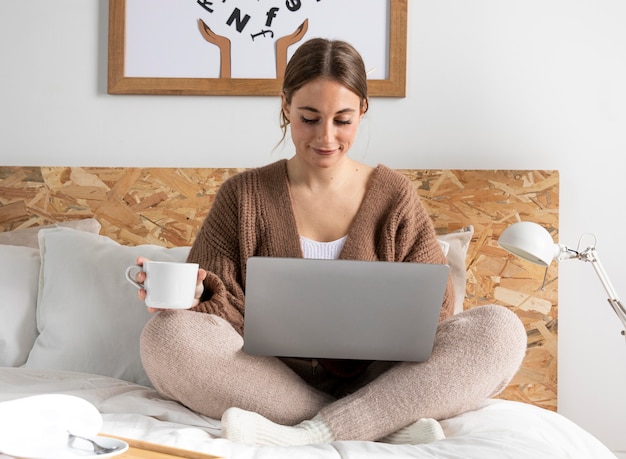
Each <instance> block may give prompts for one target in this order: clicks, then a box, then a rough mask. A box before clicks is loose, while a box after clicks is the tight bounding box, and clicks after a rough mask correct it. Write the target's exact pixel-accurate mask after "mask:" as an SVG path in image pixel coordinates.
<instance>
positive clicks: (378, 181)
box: [372, 164, 415, 193]
mask: <svg viewBox="0 0 626 459" xmlns="http://www.w3.org/2000/svg"><path fill="white" fill-rule="evenodd" d="M372 184H373V185H375V186H376V187H377V188H381V189H385V190H387V192H393V191H396V192H400V193H406V192H407V191H408V192H412V191H415V188H414V187H413V184H412V183H411V181H410V180H409V178H408V177H407V176H406V175H405V174H403V173H401V172H399V171H397V170H395V169H391V168H390V167H388V166H385V165H384V164H379V165H378V166H376V169H375V170H374V173H373V175H372Z"/></svg>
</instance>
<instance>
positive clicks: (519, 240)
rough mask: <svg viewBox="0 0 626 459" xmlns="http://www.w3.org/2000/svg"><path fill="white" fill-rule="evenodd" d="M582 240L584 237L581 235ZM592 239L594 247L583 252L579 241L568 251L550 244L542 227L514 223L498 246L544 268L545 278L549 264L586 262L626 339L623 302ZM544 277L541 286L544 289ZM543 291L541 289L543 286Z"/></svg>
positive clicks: (527, 223)
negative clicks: (555, 262)
mask: <svg viewBox="0 0 626 459" xmlns="http://www.w3.org/2000/svg"><path fill="white" fill-rule="evenodd" d="M583 236H584V235H583ZM590 236H591V237H593V243H592V244H591V245H590V246H589V247H587V248H586V249H584V250H581V249H580V245H581V242H582V237H581V239H580V241H579V243H578V248H577V249H576V250H574V249H570V248H568V247H566V246H565V245H563V244H556V243H555V242H554V241H553V240H552V236H550V233H548V230H546V229H545V228H544V227H543V226H541V225H539V224H537V223H533V222H517V223H514V224H512V225H511V226H509V227H507V228H506V229H505V230H504V231H503V232H502V234H501V235H500V238H499V239H498V244H499V245H500V246H501V247H503V248H504V249H506V250H507V251H509V252H511V253H512V254H513V255H517V256H518V257H520V258H522V259H524V260H527V261H530V262H532V263H535V264H537V265H540V266H545V267H546V275H547V273H548V266H549V265H550V263H552V260H555V259H556V260H557V262H561V261H563V260H568V259H571V258H576V259H578V260H582V261H588V262H590V263H591V265H592V266H593V269H594V270H595V272H596V274H597V275H598V278H600V282H601V283H602V286H603V287H604V289H605V290H606V293H607V294H608V296H609V298H608V301H609V304H610V305H611V307H612V308H613V311H615V313H616V314H617V317H619V319H620V320H621V321H622V325H623V326H624V330H622V335H625V336H626V331H625V330H626V309H625V308H624V306H623V305H622V302H621V301H620V299H619V298H618V297H617V293H615V290H614V289H613V285H612V284H611V281H610V280H609V277H608V276H607V274H606V272H605V271H604V268H603V267H602V264H601V263H600V260H599V259H598V253H597V250H596V242H597V241H596V237H595V236H594V235H590ZM545 281H546V277H545V276H544V280H543V283H544V285H545ZM542 288H543V286H542Z"/></svg>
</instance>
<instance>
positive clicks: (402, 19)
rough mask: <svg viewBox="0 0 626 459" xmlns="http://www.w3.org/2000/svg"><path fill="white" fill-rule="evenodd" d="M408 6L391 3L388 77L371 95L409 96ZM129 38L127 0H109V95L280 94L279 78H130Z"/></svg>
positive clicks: (375, 82) (403, 1)
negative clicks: (407, 52)
mask: <svg viewBox="0 0 626 459" xmlns="http://www.w3.org/2000/svg"><path fill="white" fill-rule="evenodd" d="M407 3H408V0H389V18H390V24H389V25H388V28H389V50H388V78H387V79H371V80H369V94H370V96H374V97H375V96H386V97H405V95H406V39H407ZM200 22H201V21H200ZM126 37H127V31H126V0H110V1H109V63H108V93H109V94H191V95H238V96H270V95H272V96H276V95H278V94H279V93H280V82H281V80H280V79H279V78H274V79H271V78H230V77H228V78H225V77H224V76H223V75H222V76H220V77H219V78H170V77H162V78H160V77H127V76H125V75H126V73H125V59H126V57H125V50H126ZM207 39H208V38H207Z"/></svg>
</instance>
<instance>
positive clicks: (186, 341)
mask: <svg viewBox="0 0 626 459" xmlns="http://www.w3.org/2000/svg"><path fill="white" fill-rule="evenodd" d="M140 344H141V346H140V350H141V360H142V363H143V366H144V369H145V370H146V373H147V374H148V377H149V378H150V379H151V381H152V383H153V384H154V385H155V387H157V388H158V386H159V385H160V384H161V383H162V382H163V381H164V380H165V379H169V378H171V377H175V375H176V374H180V375H185V374H187V375H188V374H189V373H192V372H193V371H194V368H186V367H187V366H190V367H197V365H198V362H202V364H203V365H204V366H205V367H211V366H214V365H220V361H223V360H224V359H227V358H228V354H232V353H235V352H238V351H239V350H240V349H241V347H242V345H243V340H242V338H241V336H240V335H239V334H238V333H237V332H236V331H235V329H234V328H233V327H232V326H231V325H230V324H229V323H228V322H227V321H225V320H224V319H222V318H220V317H218V316H215V315H211V314H205V313H199V312H194V311H163V312H160V313H157V314H155V315H154V316H153V317H151V318H150V320H149V321H148V322H147V323H146V325H145V326H144V329H143V331H142V334H141V343H140Z"/></svg>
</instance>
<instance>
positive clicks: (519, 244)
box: [498, 222, 559, 266]
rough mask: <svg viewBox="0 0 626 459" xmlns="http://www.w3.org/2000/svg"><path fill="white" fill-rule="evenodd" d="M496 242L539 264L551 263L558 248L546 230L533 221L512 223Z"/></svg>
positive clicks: (513, 252) (515, 253)
mask: <svg viewBox="0 0 626 459" xmlns="http://www.w3.org/2000/svg"><path fill="white" fill-rule="evenodd" d="M498 244H500V246H502V247H503V248H504V249H506V250H508V251H509V252H511V253H512V254H514V255H517V256H518V257H521V258H523V259H524V260H527V261H530V262H532V263H535V264H538V265H541V266H548V265H549V264H550V263H552V260H554V257H555V256H556V255H557V254H558V250H559V249H558V245H557V244H555V243H554V241H553V240H552V236H550V233H548V230H546V229H545V228H544V227H543V226H541V225H539V224H537V223H533V222H518V223H514V224H512V225H511V226H509V227H508V228H506V229H505V230H504V231H503V232H502V234H501V235H500V238H499V239H498Z"/></svg>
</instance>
